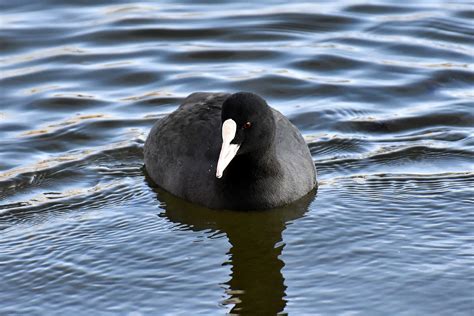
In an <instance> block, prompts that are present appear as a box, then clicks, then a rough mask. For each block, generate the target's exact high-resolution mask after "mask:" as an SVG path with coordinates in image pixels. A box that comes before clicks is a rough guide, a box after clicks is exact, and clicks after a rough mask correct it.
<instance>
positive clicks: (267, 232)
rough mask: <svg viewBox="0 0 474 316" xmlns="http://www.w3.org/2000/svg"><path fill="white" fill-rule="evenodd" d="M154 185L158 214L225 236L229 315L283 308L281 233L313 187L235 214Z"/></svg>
mask: <svg viewBox="0 0 474 316" xmlns="http://www.w3.org/2000/svg"><path fill="white" fill-rule="evenodd" d="M153 189H154V191H155V192H156V193H157V198H158V200H159V201H161V202H162V207H163V208H164V210H165V211H164V213H163V214H161V216H162V217H164V218H166V219H168V220H169V221H171V222H173V223H178V224H184V225H185V226H187V227H188V228H189V229H190V230H196V231H199V230H203V229H211V230H213V231H216V232H224V233H225V234H226V235H227V237H228V239H229V242H230V244H231V248H230V249H229V251H228V253H227V254H228V256H229V261H228V262H224V263H223V264H224V265H227V264H230V265H231V271H232V273H231V278H230V280H228V281H227V282H225V284H226V285H227V286H228V290H227V291H226V292H227V295H228V298H227V299H226V300H225V301H223V302H221V304H226V305H227V304H230V305H232V308H231V312H230V313H231V314H238V315H244V314H252V315H276V314H278V313H281V312H283V311H284V309H285V306H286V302H287V301H286V299H285V296H286V294H285V291H286V286H285V278H284V276H283V274H282V268H283V267H284V266H285V263H284V262H283V261H282V259H281V258H280V255H281V253H282V250H283V247H284V242H283V241H282V233H283V231H284V230H285V228H286V227H287V225H288V224H289V223H290V222H291V221H293V220H295V219H298V218H300V217H302V216H303V215H304V213H305V212H306V211H307V210H308V207H309V204H310V203H311V202H312V201H313V199H314V197H315V195H316V191H313V192H311V193H310V194H308V195H307V196H305V197H303V198H302V199H301V200H299V201H297V202H295V203H293V204H291V205H289V206H286V207H283V208H278V209H272V210H266V211H251V212H237V211H227V210H211V209H207V208H204V207H200V206H196V205H193V204H191V203H189V202H186V201H184V200H181V199H178V198H176V197H175V196H173V195H171V194H169V193H167V192H165V191H163V190H161V189H159V188H153Z"/></svg>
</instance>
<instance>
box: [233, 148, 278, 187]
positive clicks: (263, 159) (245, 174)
mask: <svg viewBox="0 0 474 316" xmlns="http://www.w3.org/2000/svg"><path fill="white" fill-rule="evenodd" d="M279 172H280V164H279V162H278V159H277V155H276V150H275V147H274V146H269V147H265V148H260V149H259V150H257V151H252V152H250V153H245V154H241V155H237V156H236V157H235V158H234V159H233V160H232V162H231V163H230V164H229V166H228V167H227V170H226V173H227V174H226V178H227V180H228V182H229V183H236V181H237V182H244V183H245V182H255V181H258V180H262V179H265V178H268V177H274V176H276V175H278V174H279Z"/></svg>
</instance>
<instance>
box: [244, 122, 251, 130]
mask: <svg viewBox="0 0 474 316" xmlns="http://www.w3.org/2000/svg"><path fill="white" fill-rule="evenodd" d="M250 127H252V123H250V122H247V123H245V124H244V126H242V128H245V129H247V128H250Z"/></svg>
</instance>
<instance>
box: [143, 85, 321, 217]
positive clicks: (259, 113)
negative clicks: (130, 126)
mask: <svg viewBox="0 0 474 316" xmlns="http://www.w3.org/2000/svg"><path fill="white" fill-rule="evenodd" d="M145 168H146V171H147V174H148V176H149V177H150V178H151V180H152V181H153V182H155V183H156V184H157V185H158V186H160V187H161V188H163V189H165V190H166V191H168V192H170V193H172V194H174V195H176V196H178V197H180V198H183V199H185V200H188V201H190V202H193V203H197V204H200V205H202V206H206V207H208V208H214V209H233V210H242V209H246V210H252V209H268V208H274V207H278V206H283V205H286V204H289V203H290V202H293V201H296V200H297V199H299V198H301V197H303V196H305V195H306V194H308V193H309V192H311V191H312V190H313V189H314V188H315V187H316V185H317V182H316V169H315V167H314V163H313V160H312V159H311V155H310V152H309V149H308V146H307V145H306V143H305V141H304V140H303V137H302V136H301V134H300V133H299V131H298V130H297V129H296V127H295V126H293V124H291V123H290V121H288V119H287V118H286V117H284V116H283V115H282V114H281V113H280V112H278V111H276V110H275V109H273V108H271V107H270V106H268V104H267V103H266V102H265V100H264V99H262V98H261V97H260V96H258V95H256V94H254V93H249V92H238V93H234V94H225V93H202V92H200V93H193V94H191V95H190V96H188V97H187V98H186V99H185V100H184V102H183V104H182V105H181V106H180V107H179V108H178V109H177V110H176V111H174V112H173V113H171V114H170V115H169V116H167V117H166V118H164V119H161V120H158V121H157V122H156V124H155V125H154V126H153V128H152V129H151V131H150V134H149V135H148V138H147V140H146V142H145Z"/></svg>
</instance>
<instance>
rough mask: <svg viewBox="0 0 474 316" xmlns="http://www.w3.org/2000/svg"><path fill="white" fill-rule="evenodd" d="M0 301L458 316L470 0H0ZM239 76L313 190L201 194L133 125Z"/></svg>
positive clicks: (470, 254) (473, 46)
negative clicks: (274, 116)
mask: <svg viewBox="0 0 474 316" xmlns="http://www.w3.org/2000/svg"><path fill="white" fill-rule="evenodd" d="M0 3H1V7H0V14H1V16H0V67H1V68H0V75H1V77H0V89H1V90H0V94H1V98H0V314H1V315H130V316H138V315H191V314H192V315H195V314H196V315H224V314H226V313H233V314H242V315H274V314H277V313H288V314H290V315H473V310H474V294H473V293H474V270H473V266H474V236H473V231H474V216H473V204H474V198H473V196H474V194H473V193H474V155H473V153H474V92H473V86H474V72H473V64H474V63H473V61H474V60H473V51H474V26H473V21H474V5H473V3H472V2H471V1H441V0H440V1H410V2H406V3H405V2H403V1H402V2H400V1H370V2H369V3H368V2H365V1H355V0H354V1H319V2H317V3H316V2H314V3H313V2H301V3H298V4H296V3H287V2H286V1H254V2H244V1H228V2H221V1H200V2H198V1H160V2H152V1H149V2H148V1H142V2H136V3H133V2H132V3H128V2H125V1H86V0H83V1H62V0H43V1H6V0H2V1H0ZM239 90H247V91H253V92H256V93H258V94H260V95H262V96H263V97H264V98H266V99H267V100H268V102H269V103H270V104H271V105H272V106H273V107H275V108H276V109H278V110H280V111H281V112H283V113H284V114H285V115H287V116H288V117H289V118H290V120H291V121H292V122H293V123H294V124H295V125H296V126H297V127H298V128H299V129H300V130H301V132H302V134H303V135H304V137H305V139H306V140H307V143H308V145H309V147H310V149H311V153H312V155H313V159H314V162H315V164H316V166H317V168H318V173H319V180H320V187H319V190H318V192H317V195H316V196H308V197H307V198H306V199H303V200H302V201H299V202H298V203H296V204H294V205H290V206H288V207H285V208H282V209H277V210H271V211H266V212H251V213H239V212H230V211H212V210H208V209H203V208H199V207H196V206H193V205H190V204H187V203H186V202H183V201H180V200H177V199H175V198H173V197H172V196H169V195H167V194H166V193H164V192H161V191H159V190H157V189H153V188H151V187H150V186H149V184H148V183H147V181H146V179H145V176H144V173H143V170H142V165H143V143H144V139H145V137H146V135H147V133H148V131H149V129H150V127H151V126H152V125H153V123H154V122H155V121H156V120H157V119H160V118H162V117H164V116H165V115H167V114H168V113H170V112H171V111H173V110H174V109H175V108H176V107H177V106H178V105H179V103H180V101H182V99H183V98H184V97H186V96H187V95H188V94H190V93H192V92H195V91H225V92H233V91H239Z"/></svg>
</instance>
